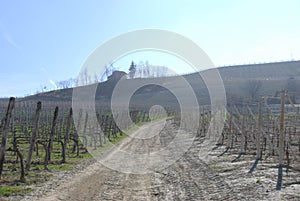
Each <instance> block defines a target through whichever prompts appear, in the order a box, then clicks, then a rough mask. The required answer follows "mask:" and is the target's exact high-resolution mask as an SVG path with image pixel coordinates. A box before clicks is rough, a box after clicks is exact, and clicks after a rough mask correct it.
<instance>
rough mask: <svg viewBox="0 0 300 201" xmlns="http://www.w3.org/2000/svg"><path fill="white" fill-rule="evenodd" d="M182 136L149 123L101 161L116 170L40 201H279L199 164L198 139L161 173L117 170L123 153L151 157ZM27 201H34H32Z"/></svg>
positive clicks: (99, 171)
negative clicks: (112, 165)
mask: <svg viewBox="0 0 300 201" xmlns="http://www.w3.org/2000/svg"><path fill="white" fill-rule="evenodd" d="M162 128H163V129H162ZM161 129H162V130H161ZM160 130H161V131H160ZM159 131H160V132H159ZM178 132H180V131H178V130H177V127H176V126H175V125H174V124H173V123H172V122H171V121H168V122H167V123H166V124H165V122H164V120H162V121H159V122H154V123H148V124H146V125H144V126H142V127H140V128H139V129H138V130H137V131H135V132H134V133H133V134H132V135H131V138H127V139H126V140H124V141H123V142H121V143H120V144H119V145H118V146H117V147H115V148H114V149H113V150H112V151H110V152H109V153H108V154H107V155H105V157H104V158H103V161H105V160H112V161H114V163H116V166H115V167H114V169H112V168H108V167H106V166H104V165H102V164H101V163H100V162H97V163H95V164H93V165H91V166H89V167H87V168H86V169H85V170H84V171H83V172H81V173H78V174H77V175H75V176H74V177H73V178H71V179H70V180H67V181H62V182H61V184H59V186H58V187H56V188H54V189H52V190H51V191H49V192H48V193H46V194H45V195H43V197H37V198H36V200H39V201H57V200H73V201H89V200H91V201H92V200H130V201H135V200H136V201H142V200H145V201H148V200H245V199H247V200H272V199H275V200H276V194H275V193H274V192H273V191H271V190H270V192H267V193H266V190H268V189H267V188H266V186H262V185H259V184H257V182H255V181H256V180H255V181H253V178H252V177H251V176H249V175H248V174H247V173H245V172H243V170H242V169H241V170H240V171H239V172H236V169H230V168H229V170H228V171H226V172H225V171H224V173H228V172H229V173H230V176H228V174H223V175H222V174H221V173H220V172H218V171H216V166H211V165H207V164H205V163H204V162H203V161H201V160H199V157H198V156H199V146H200V145H201V139H200V138H196V140H195V141H194V142H193V144H192V146H191V147H190V149H189V150H188V151H187V152H186V153H185V154H184V155H183V157H181V158H180V159H179V160H176V161H175V162H174V163H173V164H171V165H170V166H169V167H167V168H165V169H163V170H158V171H156V170H153V171H152V172H148V171H146V172H147V173H145V174H130V173H122V172H120V171H118V168H120V167H121V166H122V164H118V162H120V161H121V159H120V158H118V153H120V150H122V151H126V152H127V153H139V154H146V155H147V154H149V155H150V154H151V153H152V152H155V150H159V149H161V148H162V147H166V146H167V145H168V144H170V143H171V142H172V141H173V140H174V138H175V136H176V134H177V133H178ZM158 133H159V134H158ZM186 135H187V134H186ZM187 140H188V137H187ZM182 143H184V142H182ZM178 149H180V147H178ZM161 157H164V156H161ZM118 160H119V161H118ZM103 161H102V163H103ZM122 162H124V160H122ZM149 163H151V161H149ZM125 165H126V167H127V168H128V167H131V168H135V167H134V166H136V165H138V164H137V163H133V164H132V163H131V161H127V162H126V164H125ZM144 165H145V164H144ZM139 169H141V168H140V167H139ZM239 169H240V168H238V170H239ZM230 171H231V172H230ZM235 175H236V176H235ZM228 178H229V179H228ZM243 179H244V180H243ZM235 181H237V182H235ZM249 181H250V182H249ZM29 199H30V200H33V199H32V197H31V198H28V199H27V200H29ZM24 200H26V199H24Z"/></svg>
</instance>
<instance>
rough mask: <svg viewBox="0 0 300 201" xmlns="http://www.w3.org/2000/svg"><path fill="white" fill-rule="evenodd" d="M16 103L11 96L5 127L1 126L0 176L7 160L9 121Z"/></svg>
mask: <svg viewBox="0 0 300 201" xmlns="http://www.w3.org/2000/svg"><path fill="white" fill-rule="evenodd" d="M14 105H15V98H13V97H11V98H10V99H9V103H8V107H7V111H6V115H5V119H4V123H3V127H2V128H1V132H2V141H1V146H0V178H1V175H2V170H3V163H4V160H5V151H6V142H7V138H8V131H9V122H10V118H11V113H12V111H13V109H14Z"/></svg>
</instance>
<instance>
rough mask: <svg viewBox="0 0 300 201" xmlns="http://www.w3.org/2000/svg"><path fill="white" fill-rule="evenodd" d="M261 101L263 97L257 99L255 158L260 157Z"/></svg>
mask: <svg viewBox="0 0 300 201" xmlns="http://www.w3.org/2000/svg"><path fill="white" fill-rule="evenodd" d="M262 103H263V98H262V97H260V99H259V107H258V120H257V136H256V159H261V157H262V156H261V155H262V153H261V142H260V140H261V131H262V129H261V128H262Z"/></svg>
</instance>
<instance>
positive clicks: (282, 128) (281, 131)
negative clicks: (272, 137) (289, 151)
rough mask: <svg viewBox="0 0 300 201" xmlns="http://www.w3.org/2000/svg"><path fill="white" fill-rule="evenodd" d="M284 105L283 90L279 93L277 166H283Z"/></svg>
mask: <svg viewBox="0 0 300 201" xmlns="http://www.w3.org/2000/svg"><path fill="white" fill-rule="evenodd" d="M284 103H285V90H282V91H281V112H280V127H279V146H278V155H279V166H282V164H283V152H284V147H283V144H284Z"/></svg>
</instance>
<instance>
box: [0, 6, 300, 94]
mask: <svg viewBox="0 0 300 201" xmlns="http://www.w3.org/2000/svg"><path fill="white" fill-rule="evenodd" d="M299 10H300V1H299V0H298V1H297V0H286V1H276V0H271V1H269V0H264V1H258V0H251V1H250V0H249V1H248V0H226V1H225V0H212V1H207V0H185V1H179V0H164V1H161V0H149V1H148V0H143V1H138V0H123V1H122V0H110V1H99V0H98V1H96V0H95V1H92V0H87V1H79V0H65V1H58V0H44V1H38V0H35V1H33V0H27V1H9V0H0V97H9V96H17V97H22V96H25V95H29V94H34V93H36V92H37V91H41V89H42V88H44V87H46V88H47V90H50V89H55V88H56V86H55V83H56V82H57V81H60V80H66V79H69V78H75V77H77V76H78V73H79V71H80V69H81V67H82V65H83V63H84V62H85V60H86V59H87V57H88V56H89V55H90V54H91V53H92V52H93V50H95V49H96V48H97V47H98V46H100V45H101V44H103V43H105V42H106V41H107V40H109V39H112V38H114V37H115V36H118V35H120V34H123V33H126V32H129V31H133V30H139V29H149V28H150V29H163V30H169V31H173V32H176V33H179V34H181V35H183V36H185V37H187V38H189V39H191V40H192V41H194V42H195V43H197V45H198V46H199V47H201V48H202V49H203V50H204V51H205V52H206V53H207V55H208V56H209V57H210V59H211V60H212V61H213V63H214V65H215V66H228V65H236V64H248V63H264V62H276V61H288V60H299V59H300V38H299V36H300V26H299V24H300V12H299ZM120 45H121V44H120ZM162 58H164V57H163V56H162V57H159V56H151V55H147V54H137V55H132V54H131V55H128V56H127V57H126V58H123V60H122V61H119V62H116V64H115V65H117V66H116V67H117V68H119V69H124V70H125V71H126V70H128V68H129V65H130V61H131V60H134V61H135V62H136V63H139V62H140V61H148V62H149V63H150V64H154V65H163V66H168V67H174V68H175V69H176V70H177V71H178V72H179V73H186V72H187V71H188V70H186V67H183V64H182V62H181V63H180V62H178V63H177V64H176V59H175V60H172V61H171V62H170V61H167V60H168V59H165V60H164V59H162Z"/></svg>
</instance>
